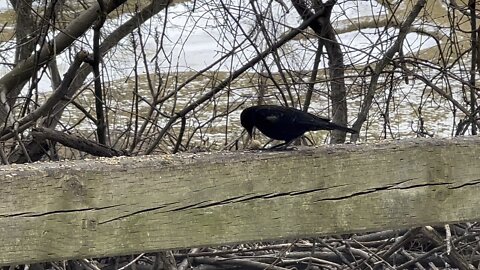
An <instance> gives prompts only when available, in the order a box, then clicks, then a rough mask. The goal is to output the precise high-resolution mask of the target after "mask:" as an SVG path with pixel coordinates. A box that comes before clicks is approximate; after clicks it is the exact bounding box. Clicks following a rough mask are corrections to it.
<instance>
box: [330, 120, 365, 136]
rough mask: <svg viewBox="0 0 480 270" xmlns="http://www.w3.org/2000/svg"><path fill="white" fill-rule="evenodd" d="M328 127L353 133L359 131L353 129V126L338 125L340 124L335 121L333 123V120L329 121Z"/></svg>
mask: <svg viewBox="0 0 480 270" xmlns="http://www.w3.org/2000/svg"><path fill="white" fill-rule="evenodd" d="M328 128H329V129H330V130H334V129H337V130H341V131H345V132H348V133H352V134H357V133H358V132H357V131H356V130H353V129H351V128H348V127H344V126H342V125H338V124H335V123H332V122H330V123H329V125H328Z"/></svg>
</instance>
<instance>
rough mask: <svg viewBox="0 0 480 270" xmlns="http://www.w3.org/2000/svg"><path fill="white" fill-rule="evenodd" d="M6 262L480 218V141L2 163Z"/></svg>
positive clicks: (0, 222)
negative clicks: (14, 164) (6, 164)
mask: <svg viewBox="0 0 480 270" xmlns="http://www.w3.org/2000/svg"><path fill="white" fill-rule="evenodd" d="M0 194H2V199H1V201H0V243H2V244H1V245H0V264H12V263H26V262H37V261H48V260H58V259H67V258H78V257H99V256H105V255H118V254H129V253H136V252H145V251H154V250H160V249H175V248H184V247H192V246H204V245H213V246H214V245H221V244H227V243H234V242H245V241H258V240H266V239H282V238H297V237H303V236H314V235H322V234H323V235H324V234H339V233H350V232H360V231H371V230H380V229H395V228H404V227H411V226H419V225H425V224H443V223H452V222H461V221H468V220H480V208H479V207H478V205H480V196H478V194H480V138H478V137H470V138H456V139H451V140H439V139H431V140H426V139H417V140H406V141H399V142H389V143H382V144H374V145H340V146H322V147H318V148H313V147H312V148H306V149H300V150H297V151H287V152H233V153H214V154H199V155H196V154H182V155H177V156H173V155H167V156H149V157H135V158H112V159H102V160H95V161H93V160H90V161H78V162H59V163H38V164H33V165H16V166H4V167H0Z"/></svg>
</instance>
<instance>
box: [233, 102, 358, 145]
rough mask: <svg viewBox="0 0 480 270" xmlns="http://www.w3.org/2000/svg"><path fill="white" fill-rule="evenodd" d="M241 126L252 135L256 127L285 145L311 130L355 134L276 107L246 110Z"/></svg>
mask: <svg viewBox="0 0 480 270" xmlns="http://www.w3.org/2000/svg"><path fill="white" fill-rule="evenodd" d="M240 120H241V124H242V126H243V127H244V128H245V129H246V130H247V131H248V133H249V134H250V136H251V135H252V132H253V128H254V127H256V128H257V129H258V130H260V131H261V132H262V133H263V134H264V135H266V136H268V137H270V138H272V139H275V140H280V141H285V142H286V143H288V142H290V141H292V140H294V139H296V138H298V137H300V136H302V135H303V134H304V133H305V132H307V131H313V130H334V129H338V130H342V131H346V132H349V133H357V132H356V131H355V130H353V129H351V128H348V127H344V126H341V125H337V124H335V123H332V122H330V119H328V118H323V117H319V116H316V115H313V114H311V113H308V112H304V111H301V110H298V109H295V108H290V107H282V106H277V105H259V106H252V107H249V108H246V109H244V110H243V111H242V113H241V115H240Z"/></svg>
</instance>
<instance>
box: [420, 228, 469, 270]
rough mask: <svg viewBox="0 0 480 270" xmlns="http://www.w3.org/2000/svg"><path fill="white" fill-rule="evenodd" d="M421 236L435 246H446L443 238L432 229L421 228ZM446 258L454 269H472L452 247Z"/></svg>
mask: <svg viewBox="0 0 480 270" xmlns="http://www.w3.org/2000/svg"><path fill="white" fill-rule="evenodd" d="M421 232H422V234H423V235H424V236H425V237H427V238H428V239H429V240H430V241H432V243H433V244H434V245H436V246H443V245H446V244H445V241H444V240H443V238H442V237H441V236H440V234H438V233H437V231H435V229H434V228H432V227H430V226H427V227H423V228H422V229H421ZM446 256H447V257H448V258H449V259H450V261H451V262H452V264H453V265H454V266H456V267H458V268H459V269H460V270H469V269H474V268H473V265H470V264H469V263H467V262H466V260H465V259H464V258H463V256H462V255H461V254H460V253H458V250H457V249H456V248H455V247H454V246H452V250H451V252H450V254H446Z"/></svg>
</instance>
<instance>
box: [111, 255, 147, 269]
mask: <svg viewBox="0 0 480 270" xmlns="http://www.w3.org/2000/svg"><path fill="white" fill-rule="evenodd" d="M143 255H145V253H142V254H140V255H138V256H137V257H136V258H135V259H133V260H131V261H130V262H129V263H127V264H126V265H124V266H122V267H120V268H118V270H125V269H127V267H129V266H130V265H132V264H134V263H135V262H136V261H138V260H140V259H141V258H142V257H143Z"/></svg>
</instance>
